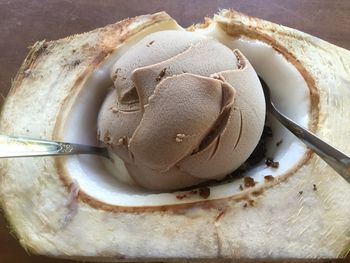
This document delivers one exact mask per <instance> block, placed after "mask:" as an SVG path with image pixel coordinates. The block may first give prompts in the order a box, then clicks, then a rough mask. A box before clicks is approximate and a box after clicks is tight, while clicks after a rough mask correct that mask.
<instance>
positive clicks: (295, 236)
mask: <svg viewBox="0 0 350 263" xmlns="http://www.w3.org/2000/svg"><path fill="white" fill-rule="evenodd" d="M211 23H217V24H218V25H219V26H220V28H221V29H222V30H224V31H225V32H226V33H227V34H228V35H229V36H231V37H233V38H234V37H237V36H241V35H245V36H248V37H250V38H253V39H259V40H261V41H263V42H266V43H268V44H269V45H271V46H272V47H273V48H274V49H275V50H277V51H278V52H280V53H281V54H282V55H283V56H284V57H285V58H286V59H288V60H289V61H290V62H291V63H293V64H294V66H295V67H296V68H297V69H298V70H299V72H300V73H302V75H303V77H304V79H305V81H306V82H307V83H308V86H309V88H310V94H311V102H312V112H311V114H312V122H310V129H312V130H314V131H315V132H316V133H317V134H318V135H319V136H320V137H322V138H324V139H326V140H327V141H329V142H332V144H334V145H335V146H336V147H338V148H339V149H341V150H342V151H344V152H346V153H350V141H349V139H348V138H349V137H350V125H349V115H350V89H349V86H350V52H349V51H347V50H345V49H342V48H340V47H337V46H335V45H332V44H330V43H327V42H325V41H323V40H320V39H318V38H316V37H313V36H310V35H308V34H305V33H302V32H300V31H297V30H294V29H290V28H287V27H284V26H280V25H276V24H274V23H271V22H267V21H264V20H261V19H256V18H252V17H248V16H246V15H244V14H241V13H237V12H235V11H228V10H223V11H221V12H220V13H219V14H218V15H216V16H214V18H213V19H207V20H206V22H205V23H204V24H200V25H195V26H192V27H191V28H189V29H188V30H190V31H196V30H199V29H200V28H204V27H206V26H209V25H210V24H211ZM163 28H164V29H175V28H178V25H177V24H176V22H175V21H174V20H173V19H172V18H171V17H170V16H169V15H167V14H166V13H164V12H161V13H156V14H153V15H145V16H140V17H136V18H131V19H126V20H124V21H121V22H118V23H116V24H112V25H108V26H106V27H104V28H100V29H96V30H93V31H91V32H88V33H84V34H80V35H74V36H70V37H68V38H65V39H61V40H57V41H52V42H45V41H41V42H37V43H36V44H35V45H34V46H33V47H32V48H31V50H30V52H29V54H28V56H27V58H26V59H25V61H24V62H23V64H22V66H21V68H20V70H19V72H18V74H17V76H16V78H15V80H14V81H13V84H12V87H11V90H10V93H9V95H8V97H7V98H6V102H5V104H4V106H3V108H2V111H1V117H0V132H1V133H2V134H9V135H18V136H27V137H35V138H45V139H53V140H61V139H62V136H63V135H62V134H63V131H64V128H65V120H66V119H67V116H68V114H69V111H70V109H71V107H72V105H74V103H75V102H76V101H77V99H78V97H79V94H80V92H81V90H82V89H83V88H84V83H86V81H87V80H88V78H89V76H90V75H91V73H92V72H93V71H94V70H95V69H96V68H98V67H99V65H100V64H101V63H102V62H103V61H104V60H105V59H106V58H108V56H109V55H110V54H111V53H112V52H115V51H118V50H122V49H123V47H125V44H126V43H129V42H130V41H133V39H134V38H135V37H136V36H138V37H140V36H141V35H146V34H147V33H149V32H154V31H157V30H160V29H163ZM65 162H66V158H65V157H42V158H25V159H2V160H1V161H0V165H1V169H0V200H1V205H2V207H3V210H4V213H5V215H6V217H7V219H8V221H9V223H10V225H11V227H12V229H13V231H14V233H15V234H16V236H17V238H18V240H19V242H20V243H21V245H22V246H23V247H24V248H25V249H26V250H28V251H30V252H31V253H35V254H41V255H47V256H51V257H60V258H70V259H79V260H89V261H90V260H91V261H120V260H130V261H132V260H136V259H137V260H140V259H142V260H170V259H204V258H206V259H217V258H230V259H237V258H342V257H345V256H346V255H347V253H348V252H349V250H350V205H349V201H348V198H349V196H350V186H349V184H348V183H347V182H346V181H345V180H344V179H343V178H342V177H340V176H339V175H338V174H337V173H336V172H335V171H333V170H332V168H330V167H329V166H327V165H326V164H325V163H324V162H323V161H322V160H321V159H320V158H319V157H318V156H316V155H314V154H311V153H310V152H309V153H308V154H307V155H305V158H304V159H303V163H300V165H299V167H298V169H295V171H293V172H292V171H291V172H290V173H289V174H288V175H285V176H283V177H280V178H277V179H275V180H266V182H265V183H262V184H259V185H256V186H253V187H250V188H248V189H245V190H243V191H242V192H240V193H239V194H236V195H233V196H231V197H227V198H222V199H218V200H212V199H210V197H209V198H208V199H203V200H200V201H196V202H192V203H191V202H188V203H181V202H180V201H181V200H179V201H177V199H176V198H175V199H174V204H171V205H165V206H143V207H142V206H141V207H127V206H117V205H110V204H107V203H103V202H101V201H99V200H97V199H94V197H92V196H89V195H87V194H86V193H85V192H84V191H83V190H82V189H79V186H78V184H77V182H76V181H74V180H72V178H71V176H70V174H69V172H68V170H67V169H66V168H65ZM269 179H271V178H269ZM202 194H203V195H204V196H205V197H207V194H206V191H205V190H203V191H202Z"/></svg>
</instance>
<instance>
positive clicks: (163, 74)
mask: <svg viewBox="0 0 350 263" xmlns="http://www.w3.org/2000/svg"><path fill="white" fill-rule="evenodd" d="M165 72H166V68H163V69H162V71H161V72H160V73H159V75H158V77H157V78H156V81H161V80H162V78H163V77H164V76H165Z"/></svg>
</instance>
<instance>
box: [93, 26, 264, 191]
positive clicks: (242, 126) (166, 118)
mask: <svg viewBox="0 0 350 263" xmlns="http://www.w3.org/2000/svg"><path fill="white" fill-rule="evenodd" d="M111 76H112V79H113V81H114V86H115V87H114V89H112V90H111V92H110V93H109V94H108V96H107V99H106V101H105V102H104V104H103V106H102V109H101V111H100V114H99V123H98V127H99V131H98V134H99V139H100V140H101V141H103V142H104V143H105V145H106V146H107V147H109V148H110V149H111V150H112V151H113V152H114V153H116V154H117V155H118V156H119V157H120V158H122V160H124V162H125V163H126V167H127V169H128V172H129V174H130V175H131V177H132V178H134V180H135V181H136V182H137V183H138V184H139V185H141V186H143V187H146V188H149V189H156V190H170V189H176V188H180V187H186V186H190V185H193V184H196V183H199V182H202V181H203V180H205V179H222V178H223V177H224V176H225V175H227V174H229V173H230V172H232V171H233V170H235V169H236V168H238V167H239V166H240V165H241V164H242V163H243V162H244V161H245V160H246V159H247V158H248V156H249V155H250V154H251V153H252V151H253V149H254V148H255V146H256V145H257V143H258V141H259V138H260V136H261V133H262V130H263V126H264V121H265V102H264V95H263V92H262V88H261V85H260V82H259V80H258V77H257V75H256V73H255V71H254V70H253V68H252V66H251V65H250V64H249V62H248V61H247V59H246V58H245V57H244V56H243V55H242V54H241V53H240V52H239V51H238V50H236V51H232V50H230V49H229V48H227V47H226V46H224V45H223V44H221V43H219V42H218V41H216V40H214V39H212V38H209V37H204V36H200V35H197V34H193V33H190V32H185V31H176V30H171V31H170V30H169V31H161V32H157V33H153V34H150V35H148V36H146V37H145V38H144V39H142V40H141V41H139V42H138V43H137V44H136V45H135V46H133V47H132V48H130V49H129V50H128V51H127V52H126V53H125V54H124V55H123V56H122V57H121V58H120V59H119V60H118V61H117V62H116V64H115V65H114V68H113V70H112V74H111Z"/></svg>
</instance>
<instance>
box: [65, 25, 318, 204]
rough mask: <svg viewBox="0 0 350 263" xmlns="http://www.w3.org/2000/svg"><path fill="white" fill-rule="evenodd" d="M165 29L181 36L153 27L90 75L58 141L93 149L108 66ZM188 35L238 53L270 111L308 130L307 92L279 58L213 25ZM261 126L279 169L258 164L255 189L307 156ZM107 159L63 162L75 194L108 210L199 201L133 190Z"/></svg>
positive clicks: (216, 190)
mask: <svg viewBox="0 0 350 263" xmlns="http://www.w3.org/2000/svg"><path fill="white" fill-rule="evenodd" d="M169 29H171V30H184V29H183V28H181V27H179V26H177V27H174V26H167V27H161V28H157V27H154V28H152V29H151V30H148V31H145V32H141V33H139V34H137V35H136V36H135V37H133V38H132V39H131V40H129V41H128V42H126V43H125V44H124V45H123V46H122V47H121V48H118V49H117V50H116V51H115V52H114V53H113V54H112V55H110V56H109V57H108V58H107V59H106V61H105V62H104V63H103V64H101V65H100V66H99V67H98V68H97V69H96V70H95V71H94V72H93V73H92V75H91V76H90V77H89V79H88V80H87V81H86V82H85V86H84V87H83V89H82V90H81V93H80V94H79V96H77V99H76V101H75V102H74V105H73V107H72V108H71V110H70V112H69V114H68V115H67V116H68V117H67V118H66V120H65V124H64V129H63V130H64V132H63V135H62V140H64V141H69V142H76V143H84V144H92V145H96V144H98V142H97V139H96V134H97V116H98V112H99V109H100V107H101V104H102V102H103V100H104V98H105V96H106V94H107V91H108V89H109V88H110V87H111V86H112V85H113V83H112V80H111V79H110V71H111V68H112V65H113V64H114V63H115V62H116V61H117V60H118V58H120V57H121V55H122V54H124V52H125V51H126V50H127V49H128V48H130V47H131V46H132V45H133V44H135V43H136V42H137V41H139V40H140V39H142V38H143V37H144V36H145V35H147V34H149V33H151V32H154V31H159V30H169ZM193 34H202V35H205V36H210V37H213V38H214V39H217V40H218V41H220V42H221V43H223V44H224V45H226V46H227V47H229V48H230V49H232V50H234V49H239V50H240V51H241V52H242V53H243V54H244V55H245V56H246V57H247V58H248V60H249V61H250V63H251V64H252V65H253V67H254V69H255V70H256V72H257V74H258V75H259V76H261V77H262V78H263V79H264V80H265V81H266V83H267V84H268V85H269V87H270V89H271V93H272V99H273V101H274V102H275V105H276V106H277V107H278V108H279V109H280V110H281V111H282V112H283V113H285V114H286V115H287V116H289V117H290V118H292V119H293V120H295V121H296V122H297V123H299V124H300V125H302V126H304V127H308V126H309V121H310V119H311V117H310V114H311V108H310V107H311V102H310V90H309V87H308V85H307V83H306V81H305V80H304V78H303V76H302V75H301V74H300V72H299V71H298V70H297V69H296V68H295V66H294V65H293V64H292V63H290V62H289V61H288V60H287V59H286V58H285V57H284V56H283V55H282V54H280V53H279V52H278V51H276V50H275V49H274V48H273V47H271V46H270V45H269V44H267V43H264V42H262V41H259V40H254V39H250V38H248V37H243V36H241V37H239V38H234V37H231V36H229V35H227V34H226V33H225V32H224V31H223V30H222V29H221V28H220V27H219V26H218V24H217V23H215V22H213V23H211V24H210V26H209V27H207V28H205V29H197V30H196V31H195V32H193ZM267 124H268V125H269V126H271V127H272V130H273V137H272V138H271V139H269V141H268V142H267V148H268V153H267V156H269V157H272V158H273V159H274V160H275V161H278V162H279V167H278V168H277V169H276V168H272V167H268V166H266V165H265V163H264V162H263V161H262V162H261V163H260V164H258V165H256V166H255V167H253V168H252V169H250V170H248V171H247V172H246V173H245V174H244V175H246V176H250V177H252V178H253V179H254V181H255V182H257V183H260V185H263V184H264V176H266V175H272V176H273V177H275V178H283V177H284V176H285V175H286V174H288V173H290V172H291V171H294V170H295V169H296V168H297V167H298V166H300V163H301V162H302V160H303V159H305V155H306V153H307V148H306V147H305V146H304V145H303V143H301V142H300V141H299V140H298V139H297V138H296V137H295V136H294V135H292V134H291V133H290V132H288V131H287V130H286V129H285V128H284V127H282V125H280V124H279V123H278V122H277V121H276V120H275V119H274V118H273V117H271V116H269V115H268V117H267ZM278 141H282V143H281V144H280V145H279V146H277V145H276V143H277V142H278ZM112 157H113V159H114V163H113V162H111V161H109V160H107V159H104V158H102V157H98V156H87V155H85V156H82V155H81V156H70V157H67V159H66V162H65V165H66V169H67V171H68V174H69V175H70V176H71V178H72V179H74V180H76V182H78V184H79V187H80V190H82V191H84V192H85V193H86V194H87V195H89V196H90V197H92V198H94V199H97V200H99V201H101V202H103V203H106V204H109V205H116V206H128V207H129V206H133V207H143V206H164V205H174V204H181V203H189V202H198V201H203V200H204V199H203V197H201V196H199V195H192V196H189V197H188V198H184V199H179V198H177V195H178V194H179V193H181V192H152V191H149V190H146V189H143V188H141V187H138V186H137V185H136V184H135V183H134V182H133V180H132V179H131V178H130V177H129V175H128V173H127V170H126V168H125V166H124V164H123V161H121V160H120V159H119V158H118V157H117V156H115V155H113V156H112ZM240 184H242V178H237V180H233V181H230V182H225V181H224V182H223V183H221V184H219V185H213V186H210V190H211V191H210V196H209V198H208V199H221V198H225V197H230V196H234V195H238V194H241V190H240V187H239V186H240ZM258 186H259V184H258Z"/></svg>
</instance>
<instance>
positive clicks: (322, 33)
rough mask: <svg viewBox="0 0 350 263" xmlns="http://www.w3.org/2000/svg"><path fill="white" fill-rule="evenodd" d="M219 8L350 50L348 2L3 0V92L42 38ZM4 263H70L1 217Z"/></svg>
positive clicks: (183, 19)
mask: <svg viewBox="0 0 350 263" xmlns="http://www.w3.org/2000/svg"><path fill="white" fill-rule="evenodd" d="M219 8H233V9H236V10H238V11H241V12H244V13H247V14H249V15H252V16H256V17H260V18H264V19H267V20H270V21H273V22H276V23H280V24H283V25H286V26H289V27H293V28H296V29H300V30H302V31H304V32H307V33H310V34H312V35H315V36H318V37H320V38H323V39H325V40H327V41H329V42H331V43H334V44H336V45H339V46H342V47H344V48H347V49H350V34H349V33H350V17H349V14H350V1H348V0H332V1H330V0H308V1H306V0H304V1H300V0H264V1H263V0H236V1H211V0H194V1H190V0H183V1H175V0H169V1H157V0H149V1H145V0H144V1H136V0H125V1H122V0H120V1H117V0H114V1H113V0H105V1H102V0H85V1H83V0H75V1H74V0H51V1H43V0H32V1H28V0H12V1H5V0H0V36H1V37H0V50H1V54H0V92H1V94H2V95H3V96H6V94H7V92H8V90H9V88H10V83H11V78H14V76H15V74H16V72H17V70H18V68H19V66H20V65H21V63H22V61H23V59H24V57H25V55H26V53H27V52H28V49H27V47H29V46H30V45H32V44H33V43H34V42H35V41H37V40H41V39H46V40H54V39H59V38H61V37H64V36H68V35H71V34H75V33H81V32H85V31H89V30H91V29H94V28H96V27H102V26H104V25H106V24H110V23H114V22H116V21H119V20H121V19H124V18H126V17H133V16H137V15H141V14H145V13H153V12H156V11H161V10H166V11H167V12H168V13H169V14H170V15H171V16H172V17H174V18H175V19H176V20H177V21H178V22H179V23H180V24H181V25H182V26H185V27H187V26H189V25H191V24H192V23H197V22H200V21H202V19H203V17H204V16H212V14H213V13H215V12H217V11H218V9H219ZM0 104H1V103H0ZM349 259H350V257H348V260H349ZM0 262H1V263H9V262H11V263H12V262H16V263H21V262H37V263H40V262H47V263H53V262H68V261H64V260H58V259H47V258H45V257H39V256H29V255H28V254H27V253H26V252H25V251H24V249H22V248H21V247H20V245H19V243H18V241H17V240H15V238H13V237H12V236H11V235H10V231H9V229H8V228H7V227H6V222H5V220H4V218H3V217H2V216H0ZM286 262H287V261H286ZM288 262H289V261H288ZM299 262H300V261H299ZM327 262H330V261H327Z"/></svg>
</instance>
